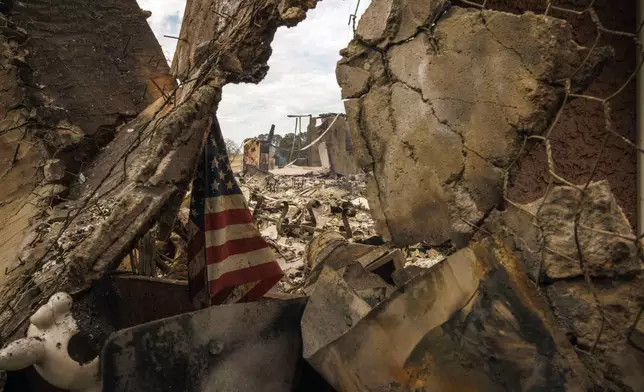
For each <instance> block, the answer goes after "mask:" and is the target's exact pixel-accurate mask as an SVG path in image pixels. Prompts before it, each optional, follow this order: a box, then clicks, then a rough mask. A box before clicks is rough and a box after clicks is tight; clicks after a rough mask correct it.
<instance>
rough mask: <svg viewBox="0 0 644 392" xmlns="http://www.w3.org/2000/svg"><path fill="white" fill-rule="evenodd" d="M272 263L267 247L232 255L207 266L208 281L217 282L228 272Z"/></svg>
mask: <svg viewBox="0 0 644 392" xmlns="http://www.w3.org/2000/svg"><path fill="white" fill-rule="evenodd" d="M273 261H275V258H274V257H273V251H272V250H271V248H268V247H266V248H262V249H258V250H254V251H252V252H246V253H241V254H238V255H233V256H230V257H228V258H227V259H226V260H224V261H222V262H220V263H214V264H208V281H213V280H217V279H219V278H220V277H221V276H222V275H223V274H226V273H229V272H233V271H237V270H241V269H244V268H249V267H257V266H259V265H263V264H266V263H271V262H273Z"/></svg>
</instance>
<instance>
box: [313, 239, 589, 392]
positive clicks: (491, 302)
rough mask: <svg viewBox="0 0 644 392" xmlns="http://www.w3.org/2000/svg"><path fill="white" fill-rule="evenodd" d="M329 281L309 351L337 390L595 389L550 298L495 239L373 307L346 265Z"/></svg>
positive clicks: (326, 274)
mask: <svg viewBox="0 0 644 392" xmlns="http://www.w3.org/2000/svg"><path fill="white" fill-rule="evenodd" d="M320 279H321V280H320V282H318V284H317V286H316V289H315V291H314V292H313V294H312V296H311V298H310V301H309V303H308V305H307V308H306V309H305V311H304V315H303V317H302V338H303V343H304V357H305V358H306V359H307V360H308V361H309V363H310V364H311V365H312V366H313V367H314V368H315V369H316V370H317V371H318V372H319V373H320V374H321V375H323V376H324V377H325V379H326V380H327V381H328V382H329V383H330V384H331V385H332V386H333V387H334V388H335V389H337V390H341V391H348V392H352V391H410V390H438V391H442V390H459V391H468V390H473V391H474V390H475V391H499V390H513V391H528V390H549V391H555V390H556V391H580V392H581V391H586V390H587V388H588V386H589V381H588V375H587V373H586V370H585V369H584V367H583V366H582V365H581V362H580V361H579V359H578V357H577V355H576V354H575V352H574V350H573V348H572V347H571V346H570V343H569V342H568V340H567V339H566V336H565V334H564V333H563V331H562V330H561V329H560V328H559V326H558V325H557V323H556V321H555V319H554V317H553V316H552V314H551V313H550V312H549V309H548V307H547V304H546V302H545V301H543V300H542V298H541V297H539V295H538V293H537V291H536V289H535V287H534V285H533V284H532V283H531V282H530V281H529V280H528V279H527V278H526V276H525V274H523V272H522V271H521V270H520V266H519V264H518V263H517V260H516V258H515V257H514V256H513V254H512V252H511V250H510V249H508V248H506V247H505V246H504V244H503V243H501V242H500V241H498V240H497V239H496V238H490V239H487V240H485V241H483V242H481V243H477V244H474V245H472V246H471V247H469V248H466V249H463V250H461V251H459V252H457V253H455V254H453V255H452V256H449V257H448V258H447V259H446V260H445V261H443V262H441V263H439V264H438V265H436V266H434V267H433V268H431V269H429V270H425V271H423V272H422V273H421V274H420V275H418V276H416V277H415V278H413V279H411V280H410V281H409V282H407V283H406V284H404V285H403V287H401V288H399V289H398V290H396V291H395V292H394V293H393V294H392V295H391V296H390V297H389V298H387V299H386V300H384V301H382V302H381V303H379V304H377V305H375V306H372V307H369V306H368V304H367V303H364V302H361V301H360V299H361V298H360V297H359V295H358V294H357V292H356V291H355V290H354V289H353V288H351V287H350V284H349V283H348V282H346V281H344V280H343V279H341V276H340V274H338V273H337V272H333V271H332V270H330V269H328V268H326V269H325V270H324V271H323V276H321V278H320ZM321 309H324V312H323V313H322V312H321ZM365 313H366V314H365ZM360 315H362V316H361V317H360V318H359V319H358V320H356V318H357V317H358V316H360ZM343 321H345V322H344V323H343ZM330 331H332V332H330Z"/></svg>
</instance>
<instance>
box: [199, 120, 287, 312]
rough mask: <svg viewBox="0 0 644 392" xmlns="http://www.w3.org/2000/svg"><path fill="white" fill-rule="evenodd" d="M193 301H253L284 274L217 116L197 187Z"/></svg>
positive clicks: (201, 304)
mask: <svg viewBox="0 0 644 392" xmlns="http://www.w3.org/2000/svg"><path fill="white" fill-rule="evenodd" d="M188 232H189V238H190V241H189V244H188V276H189V291H190V297H191V299H192V301H193V303H194V304H195V306H196V307H197V308H204V307H208V306H211V305H218V304H223V303H234V302H246V301H253V300H256V299H258V298H260V297H262V296H263V295H264V294H265V293H266V292H267V291H268V290H270V289H271V287H273V286H274V285H275V284H276V283H277V282H278V281H279V280H280V279H281V278H282V276H283V273H282V269H281V268H280V266H279V264H278V262H277V261H276V259H275V255H274V254H273V251H272V250H271V248H270V247H269V246H268V243H267V242H266V241H265V240H264V239H263V238H262V236H261V234H260V233H259V230H258V229H257V226H256V225H255V223H254V221H253V217H252V215H251V213H250V210H249V209H248V205H247V204H246V199H245V198H244V195H243V194H242V192H241V189H240V188H239V185H238V184H237V181H236V180H235V177H234V176H233V172H232V168H231V166H230V161H229V159H228V153H227V152H226V144H225V142H224V139H223V136H222V133H221V128H220V127H219V123H218V121H217V119H216V118H215V119H214V120H213V122H212V126H211V127H210V132H209V134H208V135H207V138H206V143H205V145H204V149H203V153H202V157H201V159H200V162H199V165H198V166H197V172H196V175H195V178H194V181H193V183H192V199H191V203H190V219H189V222H188Z"/></svg>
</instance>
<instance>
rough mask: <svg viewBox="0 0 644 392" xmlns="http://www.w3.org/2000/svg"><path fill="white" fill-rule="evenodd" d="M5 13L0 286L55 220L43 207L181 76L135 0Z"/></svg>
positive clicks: (33, 1)
mask: <svg viewBox="0 0 644 392" xmlns="http://www.w3.org/2000/svg"><path fill="white" fill-rule="evenodd" d="M5 12H6V13H7V14H6V16H5V15H4V14H0V26H2V27H0V30H1V31H0V47H1V49H0V51H1V52H2V56H1V58H0V63H1V64H0V65H1V67H0V69H1V70H2V71H1V73H0V91H1V92H2V93H1V94H0V116H1V117H0V176H1V177H0V179H1V180H2V182H3V184H6V186H4V187H2V189H0V222H1V223H0V236H1V237H2V238H3V241H2V243H0V284H1V283H2V282H3V281H4V275H5V272H8V273H11V272H12V270H13V269H14V268H15V267H16V266H17V265H19V264H20V262H19V258H22V257H23V256H24V255H23V254H22V253H21V251H22V249H23V248H25V247H29V246H31V245H34V243H36V242H38V238H39V237H40V236H41V235H42V234H43V233H44V232H46V231H48V230H49V229H50V226H51V225H52V224H55V223H56V222H54V219H49V218H47V216H46V215H45V214H44V211H46V210H48V209H49V208H50V207H51V206H52V205H54V204H56V203H57V202H59V201H60V199H59V198H58V197H59V196H68V193H72V192H73V189H70V188H69V187H68V185H69V183H70V182H71V181H73V179H75V178H76V177H77V176H78V175H79V172H81V171H82V170H86V167H83V165H86V164H87V163H88V162H89V161H90V160H91V159H92V157H93V156H94V155H95V154H97V153H98V151H99V150H100V148H102V147H103V146H104V145H105V144H106V143H108V142H109V141H110V140H111V138H112V137H113V136H114V132H115V129H116V127H117V126H118V125H119V124H121V123H123V122H124V121H125V119H127V118H132V117H134V116H135V115H136V113H137V112H138V111H140V110H142V109H143V108H145V107H146V106H147V105H149V104H150V103H152V102H154V100H156V99H157V98H159V97H161V95H162V93H161V92H160V91H158V90H157V89H156V88H155V87H154V84H155V83H156V84H157V85H159V86H166V89H167V90H170V89H171V88H172V87H174V85H175V83H176V82H175V81H174V79H173V78H172V77H171V76H170V74H169V67H168V65H167V63H166V62H165V61H164V56H163V52H162V51H161V47H160V46H159V44H158V43H157V42H156V39H155V38H154V34H153V33H152V31H151V30H150V27H149V26H148V24H147V23H146V21H145V15H144V13H143V12H142V11H141V9H140V8H139V6H138V5H137V3H136V2H135V1H107V2H102V3H100V4H98V3H91V4H87V3H85V2H82V1H75V0H72V1H68V2H65V3H64V4H54V3H49V2H42V1H37V0H27V1H22V2H16V3H15V4H14V3H12V4H11V7H8V8H7V9H6V11H5ZM116 25H118V28H115V26H116ZM154 58H156V60H154ZM152 80H154V82H153V81H152ZM40 218H44V219H40ZM59 220H60V219H59ZM57 223H58V224H60V222H59V221H58V222H57Z"/></svg>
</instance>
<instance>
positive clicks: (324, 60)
mask: <svg viewBox="0 0 644 392" xmlns="http://www.w3.org/2000/svg"><path fill="white" fill-rule="evenodd" d="M138 2H139V5H140V6H141V8H142V9H147V10H150V11H152V17H151V18H150V19H148V22H149V23H150V26H151V27H152V30H153V31H154V33H155V35H156V37H157V39H158V40H159V42H160V43H161V46H162V47H163V50H164V52H165V54H166V56H167V57H168V58H170V59H172V55H174V49H175V46H176V40H173V39H169V38H164V37H163V35H174V36H177V35H178V34H179V29H180V26H179V22H180V20H181V19H182V18H183V11H184V7H185V1H182V0H138ZM356 2H357V0H323V1H320V2H319V3H318V6H317V8H316V9H314V10H311V11H309V12H308V16H307V18H306V20H305V21H303V22H302V23H300V24H299V25H298V26H296V27H294V28H290V29H288V28H286V27H281V28H280V29H279V30H278V31H277V34H275V40H274V41H273V44H272V47H273V54H272V56H271V58H270V60H269V62H268V65H269V67H270V70H269V72H268V75H267V76H266V78H265V79H264V80H263V81H262V82H261V83H259V84H258V85H253V84H243V85H227V86H226V87H224V92H223V100H222V102H221V103H220V106H219V110H218V117H219V121H220V123H221V127H222V130H223V132H224V136H225V137H227V138H231V139H234V140H237V141H241V140H242V139H244V138H247V137H252V136H255V135H258V134H260V133H266V132H268V130H269V129H270V126H271V124H275V126H276V131H277V133H281V134H284V133H288V132H293V127H294V126H295V121H294V120H293V119H289V118H287V117H286V115H287V114H309V113H310V114H314V115H316V114H319V113H325V112H343V111H344V105H343V104H342V100H341V98H340V88H339V87H338V85H337V82H336V80H335V65H336V62H337V61H338V60H339V59H340V55H339V51H340V49H342V48H344V47H346V45H347V43H348V42H349V40H350V39H351V37H352V35H353V33H352V31H351V27H350V26H349V25H348V24H347V23H348V21H349V15H350V14H352V13H353V11H354V10H355V6H356ZM369 2H370V0H361V2H360V10H359V12H358V14H359V15H360V14H361V13H362V12H364V9H365V8H366V7H367V5H368V4H369ZM305 128H306V127H305V124H303V129H305Z"/></svg>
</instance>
